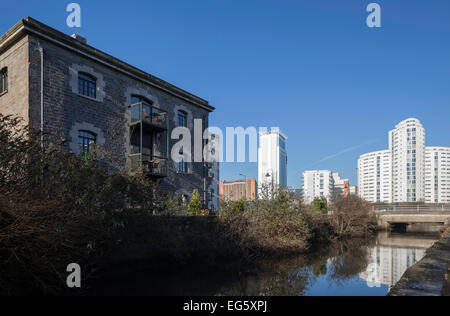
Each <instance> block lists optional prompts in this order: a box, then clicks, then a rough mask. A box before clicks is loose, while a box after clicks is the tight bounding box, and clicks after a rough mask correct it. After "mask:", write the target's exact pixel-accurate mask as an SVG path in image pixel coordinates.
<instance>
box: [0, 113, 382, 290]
mask: <svg viewBox="0 0 450 316" xmlns="http://www.w3.org/2000/svg"><path fill="white" fill-rule="evenodd" d="M40 136H41V135H39V134H37V133H34V132H33V131H30V130H28V129H26V128H23V127H22V124H21V121H20V120H18V119H16V118H12V117H3V116H1V115H0V170H1V172H0V257H1V258H2V260H1V261H0V294H1V295H26V294H40V295H54V294H74V291H72V290H70V291H69V289H68V288H67V287H66V277H67V272H66V268H67V265H68V264H70V263H78V264H80V265H81V267H82V273H83V282H84V283H83V284H89V283H90V280H91V279H93V278H95V277H98V276H99V275H101V274H103V273H107V272H108V271H113V272H114V271H117V269H120V271H123V269H124V267H128V268H131V269H136V268H138V266H139V264H138V263H142V264H141V266H142V267H146V268H149V267H153V266H154V267H157V266H163V265H168V264H170V265H175V266H176V265H183V264H199V265H209V266H217V267H218V266H220V267H224V266H227V265H230V266H239V265H244V264H247V265H248V264H252V263H254V262H255V261H256V259H258V258H262V257H264V256H267V255H285V254H292V253H298V252H303V251H305V250H307V249H309V248H310V247H311V246H312V245H314V244H317V243H320V242H328V241H331V240H335V239H340V238H346V237H353V236H358V237H360V236H364V235H367V234H370V233H371V232H372V230H373V229H374V227H375V226H374V223H373V217H372V216H371V214H370V207H369V205H368V204H367V203H365V202H364V201H362V200H360V199H359V198H357V197H349V198H346V199H339V200H337V201H336V202H335V203H334V204H333V205H332V206H331V207H330V211H331V212H332V215H330V216H328V215H323V214H320V213H317V212H315V211H314V208H313V207H311V206H307V205H304V204H303V203H302V201H301V200H298V199H297V198H295V197H294V195H293V194H291V193H290V192H287V191H282V190H280V191H279V192H277V193H276V194H275V195H274V196H271V197H270V198H265V199H261V200H259V201H258V202H256V203H251V204H250V203H246V202H244V201H240V202H235V203H231V204H228V205H223V207H222V209H221V212H220V215H219V216H216V217H204V216H198V215H197V214H201V213H202V212H201V210H198V209H196V208H198V203H191V205H190V206H189V207H188V206H185V205H182V204H180V203H177V202H176V199H173V198H169V197H168V196H165V195H164V194H163V193H161V192H159V190H158V188H157V186H156V185H155V184H154V183H151V182H149V181H148V179H146V178H145V177H144V176H142V175H140V174H127V173H124V172H120V171H116V172H114V173H112V172H110V170H107V169H106V167H105V166H107V163H106V162H107V160H108V154H107V153H105V152H104V151H103V150H102V148H95V150H93V152H92V153H90V154H89V155H88V156H86V157H77V156H75V155H74V154H72V153H69V152H66V151H64V150H61V149H62V146H63V143H62V142H61V141H59V140H58V139H56V138H53V137H51V135H46V137H45V139H46V142H45V144H44V146H43V147H42V146H41V142H40ZM194 202H195V201H194ZM196 205H197V206H196ZM180 214H183V216H180ZM186 214H189V215H193V216H185V215H186ZM83 290H85V289H83ZM75 293H76V292H75ZM80 294H81V292H80Z"/></svg>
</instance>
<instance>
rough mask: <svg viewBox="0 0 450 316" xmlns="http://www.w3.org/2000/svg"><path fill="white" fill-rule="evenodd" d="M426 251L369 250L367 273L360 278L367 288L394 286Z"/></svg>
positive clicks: (387, 248)
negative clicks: (364, 281) (365, 282)
mask: <svg viewBox="0 0 450 316" xmlns="http://www.w3.org/2000/svg"><path fill="white" fill-rule="evenodd" d="M425 251H426V249H411V248H394V247H384V246H378V247H375V248H373V249H372V250H371V253H370V259H369V260H370V263H369V266H368V267H367V271H365V272H363V273H361V274H360V277H361V278H362V279H364V280H366V281H367V284H368V286H369V287H379V286H380V285H381V284H384V285H387V286H389V288H391V287H392V286H394V285H395V284H396V283H397V282H398V281H399V280H400V278H401V277H402V276H403V274H404V273H405V272H406V270H408V268H410V267H412V266H413V265H415V264H416V263H417V262H418V261H420V260H421V259H422V258H423V257H424V256H425Z"/></svg>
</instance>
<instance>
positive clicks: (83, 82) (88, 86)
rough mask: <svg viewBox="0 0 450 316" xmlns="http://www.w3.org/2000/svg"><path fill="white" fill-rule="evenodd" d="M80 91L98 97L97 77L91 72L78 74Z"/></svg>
mask: <svg viewBox="0 0 450 316" xmlns="http://www.w3.org/2000/svg"><path fill="white" fill-rule="evenodd" d="M78 93H79V94H81V95H84V96H86V97H90V98H93V99H95V98H96V97H97V79H96V78H95V77H93V76H91V75H89V74H86V73H82V72H80V73H79V74H78Z"/></svg>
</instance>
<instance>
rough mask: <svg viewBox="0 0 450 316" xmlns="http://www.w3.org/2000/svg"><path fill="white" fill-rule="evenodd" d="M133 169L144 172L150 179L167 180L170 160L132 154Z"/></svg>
mask: <svg viewBox="0 0 450 316" xmlns="http://www.w3.org/2000/svg"><path fill="white" fill-rule="evenodd" d="M130 158H131V169H132V170H133V171H138V170H142V171H143V172H144V174H145V175H147V176H148V177H150V178H165V177H167V172H168V160H167V158H164V157H158V156H150V155H142V154H139V153H138V154H131V155H130Z"/></svg>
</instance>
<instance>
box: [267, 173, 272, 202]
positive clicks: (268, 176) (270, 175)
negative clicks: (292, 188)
mask: <svg viewBox="0 0 450 316" xmlns="http://www.w3.org/2000/svg"><path fill="white" fill-rule="evenodd" d="M269 171H270V173H269ZM266 178H270V179H271V189H270V190H271V191H270V195H271V197H273V169H269V170H268V172H267V174H266Z"/></svg>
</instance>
